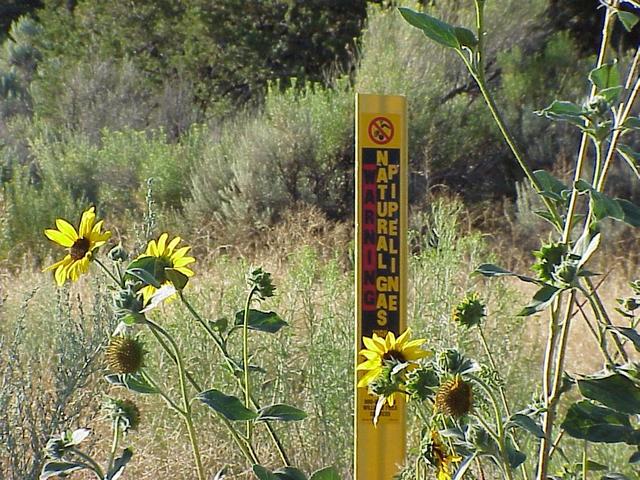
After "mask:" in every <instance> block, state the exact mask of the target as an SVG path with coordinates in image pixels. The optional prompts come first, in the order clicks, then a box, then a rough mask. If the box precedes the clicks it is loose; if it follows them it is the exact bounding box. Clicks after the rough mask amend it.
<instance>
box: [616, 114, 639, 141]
mask: <svg viewBox="0 0 640 480" xmlns="http://www.w3.org/2000/svg"><path fill="white" fill-rule="evenodd" d="M622 127H623V128H627V129H629V130H640V117H629V118H627V119H626V120H625V121H624V123H623V124H622ZM618 145H619V144H618Z"/></svg>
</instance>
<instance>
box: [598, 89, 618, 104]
mask: <svg viewBox="0 0 640 480" xmlns="http://www.w3.org/2000/svg"><path fill="white" fill-rule="evenodd" d="M623 90H624V88H623V87H622V85H618V86H617V87H609V88H605V89H604V90H601V91H600V92H599V93H600V95H601V96H602V97H603V98H604V99H605V100H606V101H607V103H608V104H610V105H611V104H612V103H615V102H617V101H618V99H619V98H620V95H621V94H622V91H623Z"/></svg>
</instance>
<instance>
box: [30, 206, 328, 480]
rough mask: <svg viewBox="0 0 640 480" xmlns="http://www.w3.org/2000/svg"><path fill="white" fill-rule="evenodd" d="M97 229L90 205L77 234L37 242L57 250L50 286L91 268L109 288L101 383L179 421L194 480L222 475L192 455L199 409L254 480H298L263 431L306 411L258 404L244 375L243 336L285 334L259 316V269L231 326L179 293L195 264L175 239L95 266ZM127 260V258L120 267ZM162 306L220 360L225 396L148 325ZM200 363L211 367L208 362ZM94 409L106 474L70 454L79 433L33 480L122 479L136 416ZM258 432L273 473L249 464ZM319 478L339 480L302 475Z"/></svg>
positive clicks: (273, 438)
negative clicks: (104, 428)
mask: <svg viewBox="0 0 640 480" xmlns="http://www.w3.org/2000/svg"><path fill="white" fill-rule="evenodd" d="M102 225H103V222H102V221H99V222H96V221H95V208H94V207H90V208H88V209H87V210H86V211H85V212H84V213H83V214H82V219H81V221H80V226H79V228H78V230H76V229H75V228H74V227H73V226H71V225H70V224H69V223H68V222H66V221H64V220H62V219H58V220H57V221H56V226H57V229H55V230H54V229H50V230H46V231H45V235H46V236H47V237H48V238H50V239H51V240H52V241H54V242H56V243H57V244H59V245H60V246H62V247H64V248H66V249H67V255H66V256H65V257H64V258H63V260H61V261H59V262H57V263H55V264H54V265H52V266H51V267H49V268H48V269H47V270H54V272H55V273H54V278H55V281H56V283H57V284H58V285H61V286H62V285H64V283H65V282H66V281H67V280H70V281H75V280H77V279H78V278H79V276H80V274H85V273H89V271H90V266H91V264H92V263H95V264H96V265H97V266H98V267H99V268H101V269H102V270H103V271H104V272H105V273H106V278H107V279H108V280H109V281H110V282H111V289H112V292H113V307H114V308H113V311H114V314H115V316H116V317H117V320H118V321H119V325H118V327H117V328H116V330H115V331H114V332H113V333H112V335H111V337H110V338H108V339H106V342H105V343H106V346H105V348H104V363H105V366H106V368H107V370H108V371H109V373H108V374H107V375H106V376H105V379H106V380H107V382H108V383H109V384H110V385H112V386H113V388H122V389H126V390H128V391H129V392H130V393H131V394H134V395H148V396H154V397H157V398H158V399H159V400H160V401H162V402H163V403H164V404H165V405H166V406H167V408H168V409H169V410H170V411H171V412H173V414H174V415H175V418H176V420H178V419H179V420H181V421H182V422H183V423H184V425H185V427H186V432H187V436H188V439H189V443H190V445H191V450H192V454H193V463H194V468H195V472H196V476H197V478H198V479H199V480H205V479H207V478H212V477H213V476H214V475H215V477H216V478H221V477H222V476H224V473H221V472H222V470H221V471H218V473H217V474H216V473H215V472H208V469H207V466H206V465H205V464H204V463H203V460H202V456H201V453H200V451H201V442H202V439H201V438H200V437H199V435H198V425H197V424H196V421H195V419H194V410H195V409H196V408H201V409H208V410H209V412H211V414H212V415H214V416H215V417H216V418H217V419H218V420H219V421H220V422H221V423H222V424H223V425H224V426H225V427H226V428H227V430H228V431H229V434H230V438H231V439H232V441H233V442H234V443H235V447H236V448H237V451H238V452H240V453H241V454H242V455H243V456H244V458H245V460H246V462H247V464H248V466H250V468H251V469H252V471H253V473H254V475H255V476H256V477H257V478H258V479H260V480H270V479H273V478H283V479H291V480H298V479H301V478H304V479H306V478H307V475H306V474H305V473H304V472H302V471H300V470H299V469H297V468H295V467H294V466H292V465H291V463H290V460H289V456H288V454H287V452H286V449H285V446H284V445H283V442H282V441H281V439H280V437H279V435H278V433H277V431H276V430H275V428H274V425H273V424H274V423H275V422H297V421H302V420H304V419H305V418H306V416H307V415H306V413H305V412H304V411H302V410H300V409H299V408H296V407H294V406H291V405H287V404H285V403H272V404H269V405H262V404H261V402H260V400H259V398H258V397H257V395H256V393H255V389H254V388H252V383H253V378H252V374H254V372H255V370H256V366H255V365H253V364H252V363H251V362H252V361H254V356H253V355H252V353H251V351H250V338H251V335H255V334H260V333H266V334H277V332H278V331H279V330H280V329H282V328H283V327H285V326H287V323H286V322H285V321H284V320H283V319H282V318H280V316H279V315H278V314H277V313H275V312H272V311H264V310H262V309H260V306H261V304H262V303H263V302H264V301H266V300H267V299H269V298H270V297H272V296H274V295H275V290H276V288H275V286H274V285H273V282H272V279H271V275H270V274H269V273H268V272H266V271H264V270H263V269H261V268H253V269H251V270H250V272H249V273H248V275H247V290H248V293H247V296H246V300H245V303H244V306H243V308H241V309H240V310H238V311H237V312H236V313H235V314H234V315H233V317H232V318H233V320H232V321H229V320H227V319H226V317H223V318H221V319H218V320H215V321H213V320H210V319H208V318H206V317H205V316H203V315H202V314H201V313H199V312H198V311H197V310H196V308H195V307H194V306H193V304H192V303H191V301H190V299H189V298H188V295H187V293H186V292H185V289H186V288H187V287H188V284H189V282H190V281H191V279H192V278H193V277H194V275H195V269H194V268H193V266H194V264H195V263H196V259H195V257H193V256H191V255H190V250H191V247H190V246H186V245H183V244H182V239H181V238H180V237H178V236H174V237H171V236H170V235H169V234H168V233H162V234H161V235H160V236H159V237H158V238H157V239H152V240H150V241H149V242H148V244H147V245H146V247H145V248H144V250H143V251H142V253H141V254H139V255H137V256H135V255H131V254H130V253H129V252H127V251H126V250H125V249H124V248H123V246H122V245H115V246H114V247H112V248H111V250H110V251H109V252H108V253H107V255H106V257H107V258H108V260H109V262H102V261H101V260H99V258H98V254H99V250H100V248H101V247H102V246H104V244H105V243H106V241H107V240H108V239H109V237H110V233H109V232H108V231H107V232H102ZM130 258H133V260H131V261H128V260H129V259H130ZM127 262H128V263H127ZM172 300H173V301H178V302H179V304H180V305H181V306H182V307H183V308H184V309H185V310H186V311H187V312H188V313H189V314H190V318H191V319H192V321H193V322H194V326H195V328H198V329H199V330H200V331H201V332H202V335H203V336H205V337H206V338H207V339H208V340H209V341H210V342H211V344H212V347H213V348H212V349H211V351H212V352H214V353H215V354H216V355H217V359H218V360H221V362H220V368H223V369H226V370H227V371H228V372H230V373H231V374H232V376H233V377H234V378H236V379H237V389H236V391H235V392H228V391H223V390H222V389H221V388H222V387H220V388H216V386H215V385H214V386H208V387H205V386H203V385H201V384H200V383H199V382H198V380H196V378H197V376H196V375H195V370H196V369H197V364H196V363H195V362H189V361H188V360H187V358H188V356H187V355H186V353H187V352H185V350H184V347H180V346H179V345H178V342H177V341H176V339H175V337H174V334H173V333H172V332H171V331H170V330H169V329H168V328H166V327H165V326H163V323H164V322H162V321H160V320H159V319H158V317H161V316H162V314H163V312H165V309H162V308H160V307H161V306H162V305H163V304H164V303H165V302H167V301H172ZM151 342H155V343H157V345H158V347H159V348H160V349H162V350H163V351H164V353H165V354H166V356H167V357H168V359H169V361H170V364H171V365H172V366H173V367H175V373H176V374H177V375H176V376H173V375H170V373H169V372H167V369H166V367H163V368H161V369H155V368H153V367H154V366H153V365H152V362H153V360H152V356H150V355H148V351H147V348H148V346H149V345H150V343H151ZM237 351H240V352H241V355H240V356H238V355H237V354H235V353H234V352H237ZM210 361H211V363H214V362H215V361H216V358H211V359H210ZM156 372H163V373H164V374H165V375H164V377H165V378H160V377H159V376H158V373H156ZM176 377H177V385H175V386H174V387H175V388H172V386H171V385H170V382H171V381H172V379H175V378H176ZM174 381H175V380H174ZM176 392H177V393H176ZM103 411H104V413H105V417H106V418H107V419H109V420H110V422H111V425H112V428H113V432H114V435H113V441H112V449H111V452H110V455H109V460H108V462H107V465H106V467H105V468H102V467H101V466H100V465H99V464H98V462H97V461H96V460H94V458H93V457H92V456H90V455H89V454H88V453H86V452H83V451H81V450H80V449H79V448H78V444H79V443H80V442H81V441H82V440H84V439H85V438H86V437H87V436H88V433H89V430H88V429H80V430H77V431H75V432H72V433H66V432H65V433H63V434H60V435H58V436H55V437H53V438H52V439H51V440H50V442H49V444H48V447H47V455H48V456H49V458H50V460H49V461H48V462H47V463H46V464H45V466H44V468H43V470H42V473H41V476H40V478H42V479H46V478H51V477H53V476H66V475H68V474H70V473H72V472H75V471H79V470H88V471H90V472H92V473H93V474H94V476H95V477H96V478H99V479H101V480H115V479H116V478H118V477H120V475H122V472H123V471H124V468H125V466H126V464H127V463H128V462H129V461H130V460H131V458H132V457H133V449H131V448H127V449H125V450H124V451H123V453H122V454H121V455H120V456H118V457H116V453H117V449H118V448H119V444H120V443H121V442H122V439H123V438H124V437H125V435H126V434H128V433H129V432H130V431H134V430H135V429H136V428H137V427H138V425H139V424H140V422H141V421H144V417H143V416H142V415H141V414H140V410H139V409H138V407H137V406H136V404H135V403H134V402H132V401H131V400H121V399H115V398H108V399H107V400H106V401H105V402H104V405H103ZM258 429H263V430H264V431H265V432H266V434H267V437H268V439H269V441H270V442H271V444H272V447H273V451H274V452H275V453H276V454H277V456H278V458H279V459H280V462H281V464H282V465H281V467H280V468H278V469H276V470H275V471H273V472H272V471H271V470H269V469H268V468H266V467H265V466H263V465H262V464H261V459H260V458H259V457H258V453H257V449H256V430H258ZM261 447H262V445H261ZM223 470H224V469H223ZM324 478H332V479H333V478H339V477H338V474H337V472H336V471H335V470H334V469H333V467H327V468H325V469H321V470H319V471H317V472H314V473H313V474H312V475H311V476H309V480H321V479H324Z"/></svg>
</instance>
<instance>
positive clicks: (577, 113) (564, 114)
mask: <svg viewBox="0 0 640 480" xmlns="http://www.w3.org/2000/svg"><path fill="white" fill-rule="evenodd" d="M535 113H536V114H537V115H540V116H541V117H546V118H548V119H550V120H564V121H566V122H569V123H572V124H574V125H577V126H579V127H584V119H585V115H586V112H585V111H584V110H583V109H582V107H580V106H578V105H576V104H575V103H573V102H565V101H560V100H554V101H553V103H552V104H551V105H549V106H548V107H547V108H545V109H543V110H538V111H537V112H535Z"/></svg>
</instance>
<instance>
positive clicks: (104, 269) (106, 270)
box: [93, 257, 122, 287]
mask: <svg viewBox="0 0 640 480" xmlns="http://www.w3.org/2000/svg"><path fill="white" fill-rule="evenodd" d="M93 261H94V262H96V263H97V264H98V265H99V266H100V268H102V270H103V271H104V272H105V273H106V274H107V275H108V276H109V277H111V279H112V280H113V281H114V282H116V285H118V286H119V287H121V286H122V284H121V283H120V280H118V279H117V278H116V276H115V275H114V274H113V272H112V271H111V270H109V269H108V268H107V267H106V266H105V265H104V263H102V262H101V261H100V260H98V257H93Z"/></svg>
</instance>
